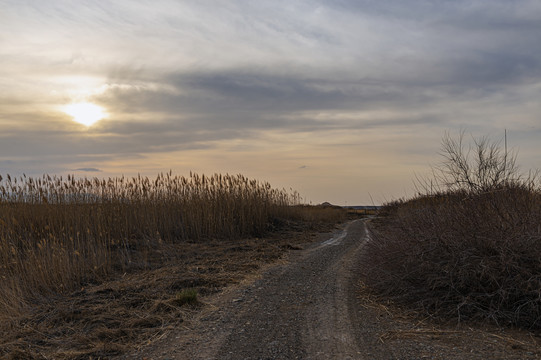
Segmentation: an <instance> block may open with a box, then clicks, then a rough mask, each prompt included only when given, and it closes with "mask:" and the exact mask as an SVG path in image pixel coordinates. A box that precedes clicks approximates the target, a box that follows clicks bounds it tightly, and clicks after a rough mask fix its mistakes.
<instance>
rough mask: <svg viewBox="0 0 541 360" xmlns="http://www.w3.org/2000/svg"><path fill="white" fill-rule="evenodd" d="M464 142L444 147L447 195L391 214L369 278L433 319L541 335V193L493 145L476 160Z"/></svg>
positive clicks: (402, 204) (371, 258)
mask: <svg viewBox="0 0 541 360" xmlns="http://www.w3.org/2000/svg"><path fill="white" fill-rule="evenodd" d="M461 143H462V142H461V141H458V142H453V141H451V140H449V139H446V141H445V143H444V144H446V145H447V147H444V151H445V154H447V155H448V156H447V158H448V161H450V163H447V164H446V166H445V167H444V171H443V172H442V173H440V175H442V177H440V178H437V179H436V180H439V181H440V184H443V185H445V186H447V190H443V191H439V192H429V193H428V194H426V195H419V196H418V197H416V198H414V199H411V200H408V201H396V202H394V203H391V204H387V206H386V207H384V208H383V210H382V212H381V216H382V218H381V219H380V220H379V221H378V222H377V223H376V224H377V226H374V227H373V234H372V241H370V242H369V243H368V244H367V248H366V253H365V261H364V264H365V268H364V278H365V282H366V284H367V285H369V286H370V287H371V288H373V289H376V290H377V291H378V292H379V293H380V294H385V295H387V296H389V297H390V298H392V299H393V300H394V301H396V302H399V303H402V304H408V305H409V306H411V307H413V308H415V309H417V310H420V311H422V312H424V313H426V314H428V315H430V316H434V315H437V316H441V317H443V318H453V319H456V320H457V321H459V322H460V321H464V320H483V321H491V322H494V323H496V324H499V325H511V326H520V327H524V328H527V329H541V227H540V224H541V189H540V188H539V186H538V185H535V179H531V178H529V179H527V180H521V179H520V178H519V177H517V176H515V174H514V173H513V172H508V171H509V169H513V168H514V164H513V163H510V164H509V163H508V161H509V160H508V159H509V157H508V156H507V154H501V153H500V152H498V150H497V148H496V147H493V146H491V145H489V143H487V142H486V141H478V142H477V143H476V144H477V145H476V147H475V149H474V150H475V151H471V153H474V154H476V156H477V157H476V158H475V161H471V160H470V159H468V157H467V155H466V154H469V153H470V152H468V153H466V154H464V153H463V151H462V145H461ZM435 183H437V181H436V182H435Z"/></svg>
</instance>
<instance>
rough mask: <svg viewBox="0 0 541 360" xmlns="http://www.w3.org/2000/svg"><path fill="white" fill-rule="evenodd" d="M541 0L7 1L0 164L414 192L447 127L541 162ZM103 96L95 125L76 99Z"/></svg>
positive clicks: (352, 198) (338, 192)
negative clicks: (78, 115) (78, 112)
mask: <svg viewBox="0 0 541 360" xmlns="http://www.w3.org/2000/svg"><path fill="white" fill-rule="evenodd" d="M540 39H541V2H540V1H538V0H471V1H470V0H440V1H438V0H408V1H403V0H377V1H376V0H311V1H305V0H298V1H291V0H288V1H285V0H272V1H261V0H252V1H247V0H246V1H240V0H229V1H218V0H215V1H207V0H197V1H196V0H193V1H192V0H185V1H180V0H176V1H173V0H129V1H128V0H115V1H106V0H99V1H98V0H79V1H71V0H70V1H68V0H47V1H42V0H0V174H11V175H20V174H23V173H24V174H26V175H29V176H40V175H41V174H45V173H46V174H57V175H64V174H75V175H76V176H80V177H85V176H86V177H111V176H120V175H126V176H133V175H137V174H141V175H145V176H149V177H154V176H156V175H157V174H158V173H160V172H167V171H169V170H171V171H172V172H173V173H174V174H178V175H188V174H189V173H190V171H192V172H197V173H200V174H209V175H211V174H214V173H229V174H239V173H240V174H243V175H245V176H247V177H249V178H254V179H258V180H261V181H267V182H269V183H270V184H271V185H272V186H273V187H275V188H285V189H288V190H289V189H293V190H296V191H298V192H299V193H300V195H301V196H302V197H303V199H304V201H305V202H306V203H313V204H317V203H321V202H324V201H328V202H331V203H333V204H339V205H370V204H381V203H384V202H386V201H390V200H394V199H398V198H404V197H409V196H412V195H414V194H415V186H414V180H415V177H416V176H419V175H421V176H424V174H425V173H428V172H429V169H430V166H433V165H434V164H437V163H438V162H439V161H441V156H440V155H438V152H439V150H440V146H441V139H442V137H443V135H444V134H445V132H450V133H451V134H456V133H458V132H459V131H460V130H465V131H466V133H467V134H472V135H473V136H476V137H478V136H488V137H491V138H493V139H496V140H498V139H500V140H501V139H502V138H503V134H504V131H505V130H507V134H508V143H509V146H510V147H511V148H512V149H514V150H516V151H517V152H518V163H519V164H520V165H521V168H522V169H524V170H528V169H532V168H533V169H537V168H539V167H540V165H541V164H540V161H539V159H540V157H539V154H540V153H541V141H539V140H540V138H541V42H540ZM81 102H84V103H87V104H92V105H93V106H99V109H101V110H103V112H104V114H105V117H104V118H103V119H101V120H100V121H98V122H96V123H94V124H93V125H91V126H85V125H83V124H80V123H78V122H76V121H74V118H73V117H72V116H71V115H69V114H68V113H66V106H68V105H70V104H74V103H75V104H76V103H81Z"/></svg>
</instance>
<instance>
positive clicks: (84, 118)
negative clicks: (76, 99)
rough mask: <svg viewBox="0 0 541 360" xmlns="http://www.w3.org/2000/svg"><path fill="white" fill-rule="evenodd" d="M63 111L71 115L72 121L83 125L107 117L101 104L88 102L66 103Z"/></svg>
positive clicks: (90, 124)
mask: <svg viewBox="0 0 541 360" xmlns="http://www.w3.org/2000/svg"><path fill="white" fill-rule="evenodd" d="M63 111H64V112H65V113H66V114H68V115H70V116H71V117H73V121H75V122H78V123H79V124H83V125H85V126H92V125H94V124H95V123H96V122H98V121H100V120H101V119H103V118H105V117H107V114H106V112H105V110H104V109H103V108H102V107H101V106H98V105H96V104H92V103H89V102H83V103H75V104H70V105H66V106H65V107H64V108H63Z"/></svg>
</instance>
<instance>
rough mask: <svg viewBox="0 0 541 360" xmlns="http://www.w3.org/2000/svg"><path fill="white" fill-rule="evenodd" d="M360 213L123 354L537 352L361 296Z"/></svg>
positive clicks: (522, 336) (520, 335) (466, 355)
mask: <svg viewBox="0 0 541 360" xmlns="http://www.w3.org/2000/svg"><path fill="white" fill-rule="evenodd" d="M366 241H367V228H366V225H365V222H364V221H363V220H355V221H351V222H348V223H346V224H344V225H343V226H342V228H341V229H340V230H338V231H336V232H334V233H332V234H329V233H326V234H320V236H319V238H318V239H316V240H315V241H314V242H313V243H311V244H309V245H307V246H306V247H305V248H304V249H298V250H291V251H290V252H289V254H288V255H287V256H286V258H285V259H284V260H283V261H280V262H279V263H275V264H273V265H269V266H267V267H266V268H264V269H263V270H261V271H260V272H259V273H258V274H257V275H254V276H252V277H249V278H248V279H246V280H245V281H244V282H243V283H241V284H239V285H236V286H233V287H229V288H227V289H226V290H225V291H224V292H222V293H219V294H216V295H214V296H212V297H210V298H206V299H205V300H204V302H205V306H204V307H203V309H197V310H194V313H193V318H191V319H189V320H188V321H186V322H185V323H183V324H184V326H183V327H182V328H180V329H178V330H175V331H173V332H170V333H168V334H167V336H165V337H163V338H162V339H160V340H157V341H153V343H152V345H150V346H148V347H145V348H143V349H142V350H141V351H138V352H135V353H132V354H129V355H128V356H127V357H124V359H139V360H156V359H162V360H172V359H182V360H184V359H220V360H221V359H229V360H233V359H261V360H263V359H269V360H270V359H374V360H383V359H447V360H449V359H453V360H455V359H488V358H490V359H538V358H540V356H541V354H540V353H539V352H538V350H539V345H538V343H537V340H535V339H532V338H531V335H530V334H527V333H524V332H501V331H500V330H499V329H497V328H490V327H489V328H486V329H482V328H479V327H474V328H472V327H469V326H466V328H462V329H459V328H458V327H454V326H452V327H446V326H439V325H434V324H432V323H430V322H424V321H419V319H416V318H410V317H408V316H404V314H402V313H400V312H399V313H398V314H396V313H395V314H393V311H390V310H389V309H388V308H387V307H385V306H382V305H381V304H377V302H372V301H370V299H368V298H367V297H366V296H364V295H363V296H362V297H360V295H359V294H360V293H361V291H360V289H359V287H360V282H359V278H358V273H359V272H358V271H357V268H358V265H359V258H360V256H359V252H360V251H362V248H363V244H364V243H365V242H366Z"/></svg>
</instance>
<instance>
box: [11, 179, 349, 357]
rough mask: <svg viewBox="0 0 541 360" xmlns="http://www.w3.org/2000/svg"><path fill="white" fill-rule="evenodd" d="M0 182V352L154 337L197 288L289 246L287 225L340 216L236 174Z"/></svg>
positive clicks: (305, 226)
mask: <svg viewBox="0 0 541 360" xmlns="http://www.w3.org/2000/svg"><path fill="white" fill-rule="evenodd" d="M0 192H1V197H0V277H1V279H2V282H1V283H0V339H1V341H0V358H6V359H18V358H21V359H22V358H24V359H48V358H55V359H56V358H57V359H62V358H64V359H89V358H91V359H92V358H94V359H98V358H110V357H113V356H116V355H118V354H121V353H122V352H124V351H125V350H126V349H128V348H131V349H133V347H134V346H139V345H141V344H142V343H143V342H148V341H153V339H156V338H157V337H159V336H161V334H163V333H164V332H165V331H167V330H168V329H169V328H171V327H172V326H178V323H179V322H181V321H182V319H183V318H185V317H186V316H187V314H189V313H190V312H192V311H197V309H198V306H199V298H204V296H207V295H208V294H211V293H213V292H216V291H219V290H220V289H222V288H223V287H224V286H226V285H228V284H231V283H235V282H237V281H240V279H241V278H242V277H243V276H245V275H246V274H248V273H250V272H253V271H254V270H256V269H257V268H258V267H259V266H260V265H261V264H264V263H267V262H270V261H274V260H276V259H277V258H278V257H279V256H280V255H281V254H282V253H283V252H284V251H286V250H288V249H296V248H299V243H298V242H292V240H291V239H293V238H295V237H299V235H295V232H296V234H304V233H305V232H306V231H308V230H309V229H312V230H314V229H318V227H320V226H329V225H322V224H332V223H333V221H339V220H342V219H344V216H345V213H344V212H342V211H339V210H336V209H335V210H334V211H333V212H327V210H326V209H322V208H318V207H304V206H299V205H298V202H299V197H298V195H297V194H295V193H293V194H289V193H287V192H285V191H282V190H276V189H272V188H271V187H270V185H269V184H267V183H260V182H257V181H254V180H249V179H246V178H245V177H243V176H241V175H236V176H232V175H214V176H211V177H206V176H199V175H196V174H191V175H190V177H187V178H185V177H176V176H172V174H165V175H160V176H158V177H157V178H156V179H153V180H150V179H148V178H144V177H137V178H131V179H128V178H114V179H105V180H103V179H75V178H73V177H71V176H70V177H68V178H66V179H63V178H61V177H54V176H48V175H45V176H43V177H42V178H39V179H33V178H26V177H22V178H17V179H15V178H12V177H10V176H6V178H4V179H0ZM329 219H330V220H329ZM283 231H287V235H282V236H281V235H280V233H281V232H283ZM271 234H276V235H273V236H274V237H272V238H270V239H269V238H261V237H262V236H269V235H271ZM303 236H304V235H303ZM301 237H302V236H301ZM301 242H302V241H301Z"/></svg>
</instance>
